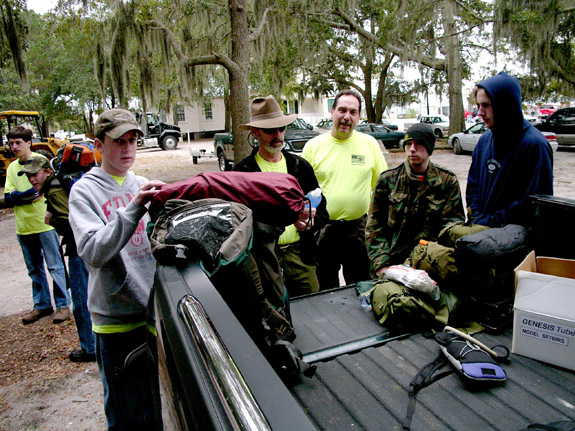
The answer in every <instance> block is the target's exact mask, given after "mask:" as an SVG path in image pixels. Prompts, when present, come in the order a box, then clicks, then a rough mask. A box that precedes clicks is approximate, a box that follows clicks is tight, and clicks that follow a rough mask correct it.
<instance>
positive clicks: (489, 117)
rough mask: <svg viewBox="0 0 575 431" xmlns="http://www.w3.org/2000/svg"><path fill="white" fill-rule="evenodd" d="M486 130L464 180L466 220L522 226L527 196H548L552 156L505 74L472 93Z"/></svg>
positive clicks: (516, 88) (518, 90) (516, 87)
mask: <svg viewBox="0 0 575 431" xmlns="http://www.w3.org/2000/svg"><path fill="white" fill-rule="evenodd" d="M473 95H474V99H475V102H476V103H477V108H478V115H479V116H480V117H481V118H482V119H483V121H484V122H485V125H486V126H487V128H488V129H489V131H487V132H486V133H485V134H483V136H481V138H480V139H479V142H478V144H477V147H476V148H475V151H474V152H473V156H472V161H471V167H470V168H469V175H468V178H467V191H466V201H467V206H468V218H469V220H470V221H471V222H473V223H475V224H480V225H485V226H489V227H502V226H505V225H507V224H519V225H522V226H526V224H527V222H528V218H529V214H530V211H529V208H528V206H529V195H533V194H547V195H552V194H553V154H552V150H551V146H550V145H549V143H548V142H547V140H546V139H545V137H544V136H543V135H542V134H541V132H540V131H539V130H537V129H536V128H535V127H533V126H532V125H531V124H530V123H529V122H528V121H526V120H524V119H523V111H522V108H521V87H520V85H519V80H518V79H517V78H516V77H514V76H511V75H508V74H507V73H505V72H500V73H499V74H497V75H495V76H493V77H491V78H489V79H486V80H485V81H482V82H480V83H479V84H477V85H476V86H475V88H474V89H473Z"/></svg>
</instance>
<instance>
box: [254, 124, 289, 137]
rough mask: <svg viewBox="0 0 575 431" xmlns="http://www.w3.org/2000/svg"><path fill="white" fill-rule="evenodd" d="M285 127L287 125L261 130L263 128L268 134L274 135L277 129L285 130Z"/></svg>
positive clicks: (279, 130)
mask: <svg viewBox="0 0 575 431" xmlns="http://www.w3.org/2000/svg"><path fill="white" fill-rule="evenodd" d="M285 129H286V126H282V127H274V128H273V129H260V130H263V132H264V133H266V134H268V135H273V134H274V133H275V132H276V130H277V131H278V132H284V131H285Z"/></svg>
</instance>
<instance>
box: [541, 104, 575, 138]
mask: <svg viewBox="0 0 575 431" xmlns="http://www.w3.org/2000/svg"><path fill="white" fill-rule="evenodd" d="M535 127H537V128H538V129H539V130H541V131H542V132H552V133H555V134H556V135H557V142H559V145H575V108H561V109H558V110H557V111H556V112H554V113H553V114H551V116H550V117H549V118H547V119H545V120H543V121H542V122H541V123H539V124H536V125H535Z"/></svg>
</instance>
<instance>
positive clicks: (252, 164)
mask: <svg viewBox="0 0 575 431" xmlns="http://www.w3.org/2000/svg"><path fill="white" fill-rule="evenodd" d="M296 118H297V115H296V114H291V115H284V113H283V111H282V109H281V108H280V105H279V104H278V103H277V102H276V100H275V99H274V97H273V96H267V97H258V98H256V99H254V100H252V102H251V104H250V122H249V123H248V124H245V125H242V126H240V127H241V128H242V129H249V130H250V131H251V133H252V135H253V136H254V137H255V138H256V139H257V142H258V146H257V147H256V148H254V151H253V152H252V154H251V155H249V156H248V157H246V158H245V159H244V160H242V161H241V162H239V163H237V164H236V165H235V166H234V170H235V171H242V172H282V173H286V174H291V175H293V176H294V177H295V178H296V179H297V180H298V182H299V184H300V186H301V188H302V190H303V192H304V193H305V194H307V193H309V192H310V191H312V190H315V189H316V188H318V187H319V185H318V182H317V179H316V177H315V174H314V172H313V169H312V167H311V166H310V164H309V163H308V162H306V161H305V160H304V159H302V158H301V157H299V156H296V155H294V154H291V153H289V152H287V151H286V150H285V149H284V138H285V129H286V126H287V125H288V124H291V123H293V122H294V121H295V119H296ZM327 219H328V213H327V209H326V200H325V198H322V200H321V202H320V204H319V206H318V207H317V209H316V208H312V209H311V211H310V208H309V207H306V208H305V209H304V211H303V212H302V213H301V215H300V218H299V220H298V221H297V222H296V223H295V224H293V225H291V226H288V227H286V229H285V231H284V233H283V234H282V235H281V236H280V238H279V240H278V245H277V247H276V254H277V257H278V261H279V263H280V265H281V267H282V269H283V276H284V283H285V286H286V288H287V289H288V292H289V295H290V296H291V297H293V296H297V295H302V294H305V293H311V292H317V291H318V290H319V283H318V280H317V276H316V272H315V270H316V266H315V259H316V256H315V249H316V245H315V240H314V233H315V232H317V231H318V230H319V229H321V228H322V227H323V226H324V225H325V223H326V221H327Z"/></svg>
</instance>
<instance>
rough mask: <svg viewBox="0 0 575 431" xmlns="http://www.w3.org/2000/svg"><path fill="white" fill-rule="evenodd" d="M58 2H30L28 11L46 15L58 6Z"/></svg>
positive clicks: (51, 0)
mask: <svg viewBox="0 0 575 431" xmlns="http://www.w3.org/2000/svg"><path fill="white" fill-rule="evenodd" d="M56 3H57V2H56V0H28V1H27V4H28V9H30V10H33V11H34V12H36V13H45V12H48V11H49V10H50V9H52V8H53V7H54V6H56Z"/></svg>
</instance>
